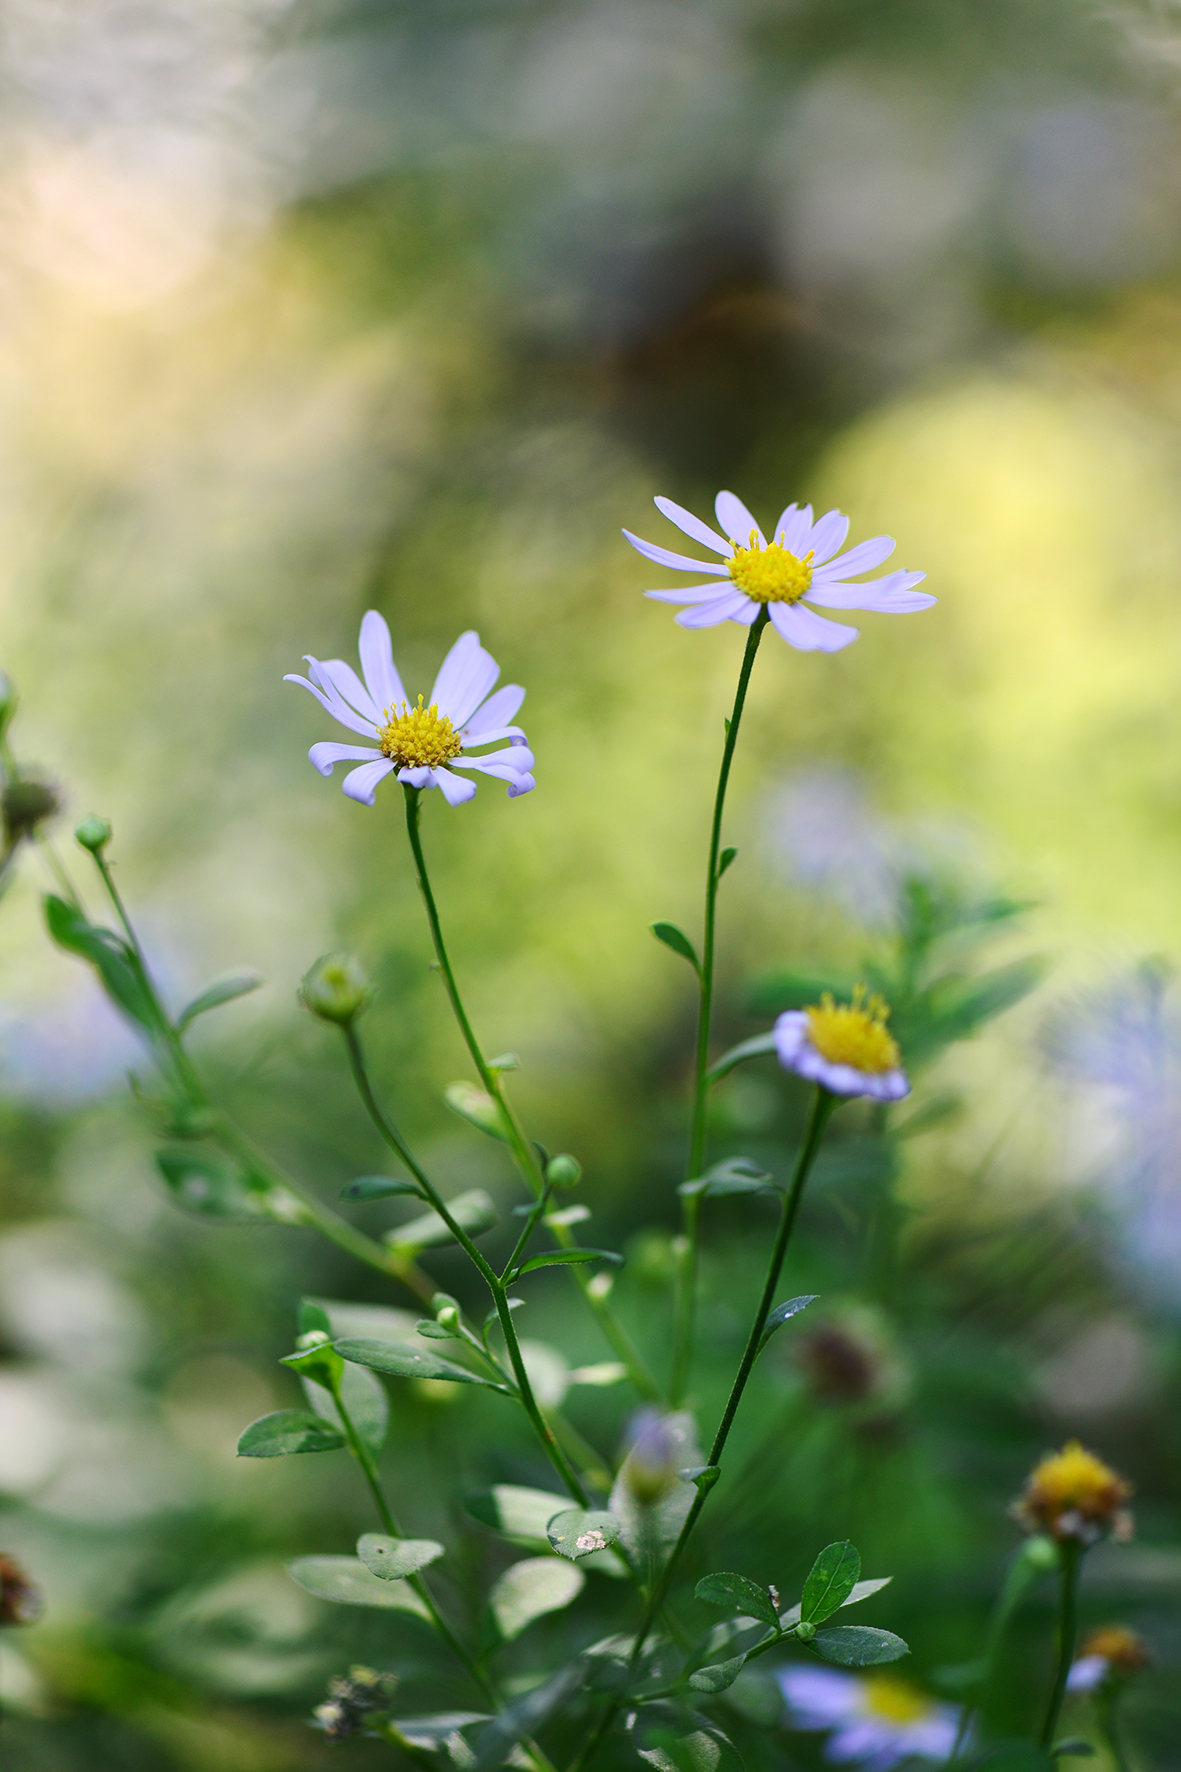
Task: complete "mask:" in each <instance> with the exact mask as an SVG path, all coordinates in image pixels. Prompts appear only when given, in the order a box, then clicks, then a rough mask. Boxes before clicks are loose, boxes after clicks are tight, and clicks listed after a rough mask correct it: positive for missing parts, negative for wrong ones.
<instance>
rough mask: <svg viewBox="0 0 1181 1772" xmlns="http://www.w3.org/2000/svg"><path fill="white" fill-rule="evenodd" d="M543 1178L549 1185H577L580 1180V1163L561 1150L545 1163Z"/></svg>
mask: <svg viewBox="0 0 1181 1772" xmlns="http://www.w3.org/2000/svg"><path fill="white" fill-rule="evenodd" d="M545 1179H546V1180H547V1181H548V1182H549V1184H550V1186H551V1187H577V1186H578V1183H579V1182H580V1181H581V1180H582V1164H581V1163H580V1162H579V1161H578V1159H577V1157H571V1156H569V1155H568V1154H567V1153H566V1152H565V1151H563V1152H561V1153H560V1154H559V1155H558V1156H556V1157H551V1158H550V1160H549V1162H548V1163H547V1164H546V1166H545Z"/></svg>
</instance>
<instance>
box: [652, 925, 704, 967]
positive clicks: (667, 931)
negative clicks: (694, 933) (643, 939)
mask: <svg viewBox="0 0 1181 1772" xmlns="http://www.w3.org/2000/svg"><path fill="white" fill-rule="evenodd" d="M652 933H653V935H654V936H655V937H656V939H657V941H662V942H663V943H664V945H665V947H666V948H671V949H672V951H673V953H674V954H680V956H681V958H682V960H688V962H689V964H690V966H692V968H693V970H694V972H696V973H700V972H701V962H700V960H699V959H698V958H697V951H696V949H695V948H694V946H693V943H692V942H691V941H690V940H689V937H688V936H687V935H686V934H685V932H684V930H683V929H678V928H677V926H676V924H675V923H653V925H652Z"/></svg>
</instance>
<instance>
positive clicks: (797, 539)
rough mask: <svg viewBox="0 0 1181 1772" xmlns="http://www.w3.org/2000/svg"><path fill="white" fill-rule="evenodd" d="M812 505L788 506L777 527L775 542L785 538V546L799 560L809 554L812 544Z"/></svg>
mask: <svg viewBox="0 0 1181 1772" xmlns="http://www.w3.org/2000/svg"><path fill="white" fill-rule="evenodd" d="M811 534H812V507H811V505H788V507H787V509H786V511H784V513H783V515H782V517H780V519H779V521H778V523H777V524H776V525H775V540H776V541H778V540H779V539H780V537H781V536H782V538H783V545H784V547H785V548H786V549H787V550H788V552H789V553H791V554H794V555H795V556H796V558H797V559H799V558H801V557H802V556H803V555H804V554H806V553H807V552H808V549H809V548H810V547H811V545H812V543H811V540H810V539H809V538H810V537H811Z"/></svg>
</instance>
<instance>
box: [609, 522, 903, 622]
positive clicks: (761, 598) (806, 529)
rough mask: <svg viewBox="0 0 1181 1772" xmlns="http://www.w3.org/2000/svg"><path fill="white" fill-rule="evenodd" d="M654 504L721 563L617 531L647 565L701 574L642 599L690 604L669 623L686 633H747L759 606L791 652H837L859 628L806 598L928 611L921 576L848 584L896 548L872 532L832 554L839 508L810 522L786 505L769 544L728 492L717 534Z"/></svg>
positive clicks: (842, 533)
mask: <svg viewBox="0 0 1181 1772" xmlns="http://www.w3.org/2000/svg"><path fill="white" fill-rule="evenodd" d="M656 508H657V510H659V511H661V512H663V514H664V515H665V516H666V517H667V518H668V519H669V521H670V522H671V523H675V524H676V526H677V528H678V529H679V530H681V531H682V533H683V534H685V535H688V536H690V537H691V538H692V539H693V540H694V541H695V542H698V543H699V544H700V545H701V546H703V547H707V548H709V550H710V552H711V553H714V554H720V555H721V556H722V560H723V562H724V564H722V565H720V566H719V565H718V563H717V561H710V560H694V559H691V558H690V557H689V556H688V555H686V554H673V553H670V552H669V550H668V549H667V548H661V547H656V546H655V545H654V544H653V543H652V542H650V541H641V540H640V537H639V536H638V535H633V534H632V533H631V531H630V529H625V530H624V532H623V533H624V535H625V536H626V537H627V539H628V541H630V542H631V544H632V547H633V548H636V549H637V550H638V551H639V552H640V553H641V554H643V556H644V558H645V559H646V560H653V561H655V563H656V564H657V565H658V566H671V567H672V569H673V570H674V571H675V572H697V573H705V574H706V575H707V577H708V581H709V582H707V583H705V584H695V585H686V586H685V588H684V589H683V590H679V591H645V593H644V595H645V596H646V597H655V598H656V599H657V601H659V602H661V603H687V604H688V605H689V607H688V608H687V609H682V610H681V612H680V614H679V615H678V616H677V618H676V619H677V621H678V622H679V623H680V624H681V626H682V627H683V628H712V627H715V626H716V625H717V624H718V622H722V621H735V622H739V623H740V624H742V625H743V626H746V627H749V626H750V624H751V622H752V621H754V619H755V617H756V616H758V615H760V614H761V613H762V612H763V611H764V610H766V612H767V614H768V615H769V616H770V619H771V622H772V624H773V626H774V628H775V631H776V632H777V633H778V634H780V635H781V636H782V637H783V639H785V640H786V641H787V643H788V645H789V646H794V647H796V648H797V649H798V650H799V651H800V652H839V651H840V649H841V648H842V647H843V646H848V645H850V644H851V642H852V641H854V640H855V639H856V638H857V633H858V630H857V629H856V628H847V627H844V626H843V625H842V624H841V623H839V622H835V621H826V620H825V619H824V617H823V616H820V615H816V614H815V613H814V612H813V611H812V610H811V609H808V608H806V607H805V603H804V599H807V601H808V602H809V603H816V604H818V605H819V607H820V608H821V609H877V610H881V611H883V612H885V613H887V614H893V615H902V614H906V613H909V612H910V611H912V610H915V609H927V608H929V607H930V606H931V604H932V603H934V601H935V598H934V597H930V596H927V595H926V594H925V593H924V592H922V591H916V590H915V588H914V587H915V585H917V584H921V582H922V580H923V579H924V578H925V577H926V573H924V572H891V573H888V574H887V575H886V577H885V578H877V579H871V580H870V581H869V582H868V583H866V584H851V583H850V582H849V581H850V579H851V578H854V577H859V576H860V575H861V574H862V573H864V572H869V571H871V570H872V569H873V568H874V567H875V566H880V565H881V563H882V561H883V560H885V559H887V558H888V557H889V556H890V555H891V554H892V553H893V552H894V543H893V542H892V541H891V540H890V537H889V536H888V535H878V536H875V537H874V538H873V540H872V541H863V542H860V543H859V544H858V546H857V547H855V548H850V549H849V551H848V553H847V554H838V552H837V550H838V549H839V548H841V547H843V546H844V542H845V537H846V536H847V535H848V533H849V519H848V517H844V516H842V515H841V513H840V511H828V512H827V513H826V514H825V515H824V516H823V517H820V518H818V519H817V521H816V522H813V520H812V507H811V505H804V506H803V507H801V506H799V505H795V504H791V505H788V507H787V509H786V510H785V511H784V512H783V514H782V515H781V516H780V519H779V521H778V523H776V525H775V529H774V531H773V534H774V537H775V539H774V540H773V541H770V542H769V541H767V539H766V537H765V536H764V535H763V532H762V530H761V529H760V528H759V526H758V524H757V523H756V522H755V520H754V518H753V517H752V516H751V514H750V512H749V511H748V510H747V508H746V506H745V505H744V504H743V503H742V501H741V499H738V498H735V496H734V494H733V493H732V492H719V493H718V496H717V498H716V499H715V501H714V510H715V512H716V514H717V519H718V523H719V525H720V527H721V529H722V531H723V533H722V534H718V532H717V530H715V529H711V528H710V526H709V524H708V523H703V522H702V521H701V519H700V518H699V517H695V516H694V515H693V514H692V512H691V511H686V510H684V509H682V507H681V506H680V505H677V504H674V503H673V501H672V499H671V498H658V499H657V500H656Z"/></svg>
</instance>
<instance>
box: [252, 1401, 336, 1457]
mask: <svg viewBox="0 0 1181 1772" xmlns="http://www.w3.org/2000/svg"><path fill="white" fill-rule="evenodd" d="M344 1444H345V1437H344V1435H343V1434H341V1433H337V1431H336V1429H335V1428H334V1427H332V1426H331V1425H330V1424H329V1423H328V1422H326V1421H325V1420H324V1419H323V1418H322V1417H321V1416H319V1415H305V1414H304V1412H303V1411H302V1410H301V1409H280V1410H278V1411H277V1412H276V1413H275V1414H274V1415H263V1416H260V1418H259V1419H258V1420H257V1421H252V1422H251V1423H250V1426H249V1427H248V1428H247V1429H246V1431H245V1433H244V1434H243V1435H242V1437H241V1439H240V1440H239V1441H238V1457H239V1458H281V1457H282V1456H283V1455H284V1453H288V1452H337V1451H339V1449H340V1448H341V1447H342V1446H343V1445H344Z"/></svg>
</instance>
